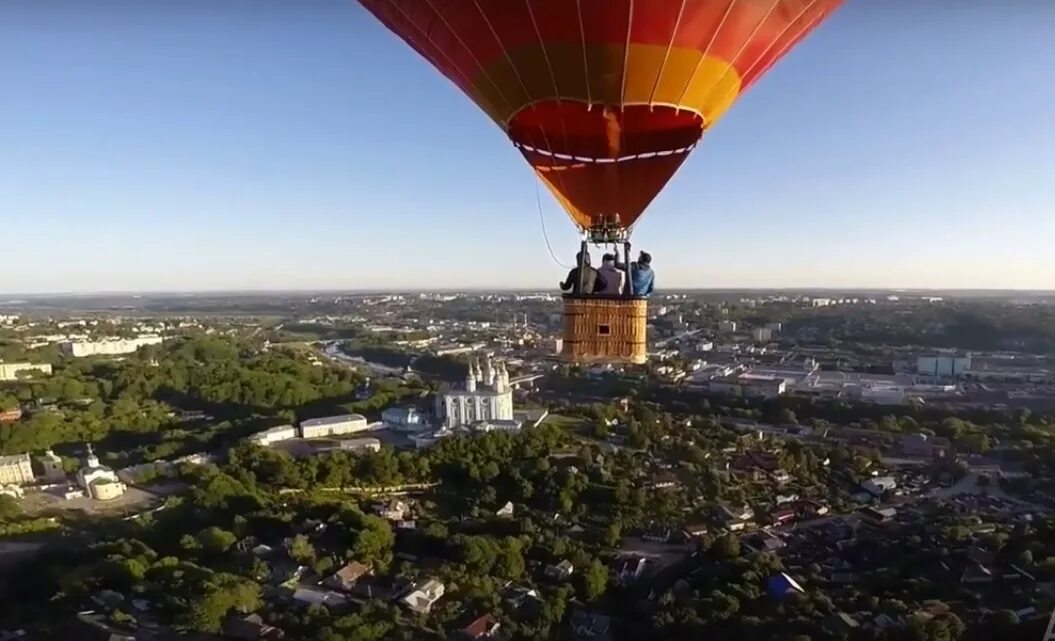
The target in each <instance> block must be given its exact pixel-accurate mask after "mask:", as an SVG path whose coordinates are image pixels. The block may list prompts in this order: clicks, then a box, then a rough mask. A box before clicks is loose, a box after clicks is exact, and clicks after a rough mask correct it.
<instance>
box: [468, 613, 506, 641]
mask: <svg viewBox="0 0 1055 641" xmlns="http://www.w3.org/2000/svg"><path fill="white" fill-rule="evenodd" d="M500 627H501V624H499V623H498V620H497V619H495V618H494V616H492V615H490V614H485V615H483V616H480V617H477V618H476V619H475V620H473V622H472V623H470V624H469V625H467V626H465V627H464V628H462V629H461V630H459V631H458V634H459V636H460V637H461V638H463V639H473V640H474V641H476V640H478V639H493V638H495V634H497V632H498V628H500Z"/></svg>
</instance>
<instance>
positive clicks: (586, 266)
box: [560, 252, 607, 294]
mask: <svg viewBox="0 0 1055 641" xmlns="http://www.w3.org/2000/svg"><path fill="white" fill-rule="evenodd" d="M579 265H582V266H583V268H582V270H580V269H579ZM606 286H607V283H606V282H605V280H604V277H602V276H601V274H600V272H598V271H597V270H596V269H595V268H594V267H592V266H591V265H590V254H588V253H587V254H583V252H579V253H578V254H576V255H575V267H573V268H572V269H571V271H569V272H568V277H567V278H566V279H564V282H563V283H561V284H560V288H561V290H562V291H565V292H566V291H568V290H571V293H572V294H599V293H601V292H602V291H604V289H605V287H606Z"/></svg>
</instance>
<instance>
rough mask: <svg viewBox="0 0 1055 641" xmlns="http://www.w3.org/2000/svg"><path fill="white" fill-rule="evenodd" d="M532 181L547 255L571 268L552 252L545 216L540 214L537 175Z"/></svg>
mask: <svg viewBox="0 0 1055 641" xmlns="http://www.w3.org/2000/svg"><path fill="white" fill-rule="evenodd" d="M534 182H535V204H537V205H538V220H539V222H540V223H542V238H543V239H544V240H545V241H546V249H548V250H549V255H550V258H552V259H553V262H555V263H557V264H558V265H560V266H561V267H563V268H564V269H572V267H573V266H572V265H565V264H564V263H562V262H561V260H560V259H559V258H557V254H555V253H554V252H553V245H550V242H549V234H548V233H546V217H545V216H543V215H542V194H541V193H540V192H539V189H538V176H535V181H534Z"/></svg>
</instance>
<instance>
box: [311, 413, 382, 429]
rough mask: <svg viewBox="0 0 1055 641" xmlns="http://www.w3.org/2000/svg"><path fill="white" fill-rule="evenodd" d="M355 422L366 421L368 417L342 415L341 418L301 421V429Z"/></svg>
mask: <svg viewBox="0 0 1055 641" xmlns="http://www.w3.org/2000/svg"><path fill="white" fill-rule="evenodd" d="M355 421H364V422H365V421H366V417H365V416H363V415H362V414H341V415H340V416H323V417H322V418H309V419H307V420H304V421H301V422H300V426H301V427H316V426H319V425H339V424H341V423H351V422H355Z"/></svg>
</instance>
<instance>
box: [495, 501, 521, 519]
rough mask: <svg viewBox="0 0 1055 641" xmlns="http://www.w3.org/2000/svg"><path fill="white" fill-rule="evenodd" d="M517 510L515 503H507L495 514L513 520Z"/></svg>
mask: <svg viewBox="0 0 1055 641" xmlns="http://www.w3.org/2000/svg"><path fill="white" fill-rule="evenodd" d="M515 510H516V509H515V508H514V507H513V502H512V501H507V502H506V504H505V505H503V506H502V507H500V508H498V510H497V511H496V512H495V516H501V517H507V518H512V517H513V514H514V512H515Z"/></svg>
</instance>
